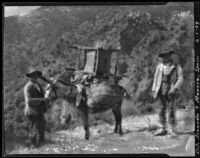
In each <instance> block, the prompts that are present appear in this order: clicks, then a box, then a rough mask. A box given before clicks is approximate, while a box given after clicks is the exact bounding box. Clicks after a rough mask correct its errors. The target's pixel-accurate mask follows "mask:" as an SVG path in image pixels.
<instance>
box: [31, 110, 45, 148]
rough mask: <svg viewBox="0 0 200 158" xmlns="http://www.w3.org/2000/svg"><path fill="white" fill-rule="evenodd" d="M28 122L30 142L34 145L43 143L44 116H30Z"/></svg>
mask: <svg viewBox="0 0 200 158" xmlns="http://www.w3.org/2000/svg"><path fill="white" fill-rule="evenodd" d="M28 120H29V132H30V133H29V134H30V135H29V136H30V139H31V142H32V143H33V144H35V145H36V144H39V143H41V142H43V141H44V136H45V119H44V114H38V115H30V116H28Z"/></svg>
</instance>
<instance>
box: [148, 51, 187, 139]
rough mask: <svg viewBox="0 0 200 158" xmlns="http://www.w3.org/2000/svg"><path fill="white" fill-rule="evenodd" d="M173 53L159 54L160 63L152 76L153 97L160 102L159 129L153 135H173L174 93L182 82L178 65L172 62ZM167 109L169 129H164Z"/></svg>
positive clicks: (180, 69)
mask: <svg viewBox="0 0 200 158" xmlns="http://www.w3.org/2000/svg"><path fill="white" fill-rule="evenodd" d="M172 54H174V51H165V52H163V53H161V54H159V57H160V58H161V59H162V61H163V62H162V63H160V64H158V66H157V68H156V72H155V75H154V82H153V87H152V91H153V97H154V99H156V98H157V97H158V98H159V100H160V102H161V106H162V107H161V111H160V114H159V119H160V124H161V128H160V129H159V130H158V131H156V132H155V133H154V135H156V136H161V135H165V134H167V132H169V133H170V134H171V135H172V136H173V135H174V136H175V135H176V133H175V113H174V108H175V104H174V103H175V99H176V92H177V90H178V89H179V88H180V86H181V85H182V82H183V72H182V68H181V66H180V65H179V64H175V63H174V62H173V60H172ZM167 109H169V119H168V120H169V124H168V125H169V129H168V130H167V128H166V110H167Z"/></svg>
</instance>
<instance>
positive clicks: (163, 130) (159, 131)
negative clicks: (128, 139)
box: [154, 128, 167, 136]
mask: <svg viewBox="0 0 200 158" xmlns="http://www.w3.org/2000/svg"><path fill="white" fill-rule="evenodd" d="M166 134H167V130H166V129H165V128H161V129H159V130H157V131H156V132H155V133H154V135H155V136H164V135H166Z"/></svg>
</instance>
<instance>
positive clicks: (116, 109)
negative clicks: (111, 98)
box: [112, 103, 123, 135]
mask: <svg viewBox="0 0 200 158" xmlns="http://www.w3.org/2000/svg"><path fill="white" fill-rule="evenodd" d="M112 112H113V114H114V117H115V121H116V124H115V128H114V132H115V133H117V132H119V134H120V135H122V134H123V132H122V113H121V103H119V104H117V105H116V106H115V107H114V108H113V109H112Z"/></svg>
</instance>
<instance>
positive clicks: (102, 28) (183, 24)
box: [3, 3, 194, 141]
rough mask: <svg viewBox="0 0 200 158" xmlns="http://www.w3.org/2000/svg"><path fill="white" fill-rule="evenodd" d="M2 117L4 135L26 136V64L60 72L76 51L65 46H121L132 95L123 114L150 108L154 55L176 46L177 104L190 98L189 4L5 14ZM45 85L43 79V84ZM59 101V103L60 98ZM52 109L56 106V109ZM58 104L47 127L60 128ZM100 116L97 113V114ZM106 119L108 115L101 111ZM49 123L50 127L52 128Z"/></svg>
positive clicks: (70, 63) (154, 105) (121, 67)
mask: <svg viewBox="0 0 200 158" xmlns="http://www.w3.org/2000/svg"><path fill="white" fill-rule="evenodd" d="M4 20H5V23H4V63H3V64H4V75H3V79H4V116H5V118H4V119H5V132H6V139H10V138H12V139H14V138H16V141H17V140H18V139H21V138H22V137H26V136H27V125H26V123H27V122H26V119H25V118H24V113H23V108H24V98H23V86H24V85H25V83H26V81H27V80H26V78H25V72H26V71H27V70H28V68H29V67H30V66H34V67H36V68H38V69H41V70H43V72H44V75H45V76H47V77H51V76H56V75H59V74H61V73H62V74H65V73H67V72H65V71H64V69H65V67H74V66H75V65H76V62H77V60H76V59H77V52H76V51H74V50H72V49H69V48H68V46H69V45H84V46H95V45H97V44H99V43H104V45H105V47H113V48H121V53H120V60H119V72H118V74H127V76H128V77H127V78H124V79H123V80H122V81H121V82H120V84H122V85H123V86H124V87H125V88H126V89H127V91H128V92H129V93H130V94H131V96H132V98H133V99H132V102H131V103H129V104H128V105H127V106H123V109H124V111H123V113H124V116H126V115H130V114H135V113H136V111H137V112H139V113H141V114H142V113H145V112H146V111H154V110H155V109H156V108H157V103H156V102H155V101H154V100H153V99H152V98H151V97H150V94H151V86H152V79H153V74H154V71H155V67H156V64H157V63H158V59H157V54H158V53H159V52H160V51H162V50H163V49H165V48H172V49H175V50H176V52H177V54H178V55H179V56H180V60H179V61H177V62H180V64H181V65H182V67H183V70H184V72H183V73H184V85H183V86H182V89H181V92H182V93H181V94H180V97H179V100H178V106H180V107H181V106H185V105H187V104H188V103H189V102H190V101H191V99H192V97H193V86H194V82H193V80H194V79H193V76H194V75H193V62H194V61H193V56H194V49H193V32H194V30H193V23H194V14H193V4H192V3H169V4H167V5H162V6H157V5H154V6H125V5H122V6H70V7H67V6H66V7H64V6H63V7H60V6H57V7H53V6H43V7H40V8H38V9H37V10H34V11H32V12H31V13H30V14H28V15H26V16H20V17H19V16H13V17H7V18H5V19H4ZM43 84H44V85H45V83H43ZM61 104H62V103H61ZM56 109H57V110H56ZM59 111H61V109H60V105H57V106H55V108H54V110H52V111H51V112H50V114H49V115H50V122H49V123H48V125H47V129H48V130H49V131H53V130H58V129H60V128H61V127H60V124H59V123H58V122H59V121H58V120H59V119H58V118H59V115H60V113H59ZM101 117H102V116H101ZM104 117H105V120H110V118H109V117H108V118H107V116H104ZM24 120H25V121H24ZM52 127H53V128H52Z"/></svg>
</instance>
